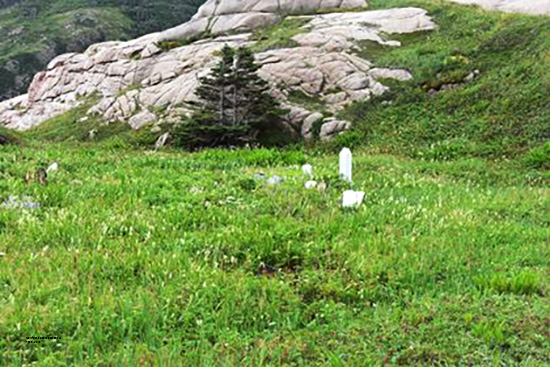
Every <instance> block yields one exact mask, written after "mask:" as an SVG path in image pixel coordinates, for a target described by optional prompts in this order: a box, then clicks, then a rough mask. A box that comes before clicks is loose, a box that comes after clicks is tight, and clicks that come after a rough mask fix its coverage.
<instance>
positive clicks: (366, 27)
mask: <svg viewBox="0 0 550 367" xmlns="http://www.w3.org/2000/svg"><path fill="white" fill-rule="evenodd" d="M366 5H367V4H366V2H365V0H319V1H316V2H311V1H306V0H249V1H246V2H244V3H243V2H241V1H236V0H221V1H216V0H210V1H207V2H206V3H205V4H204V5H203V6H202V7H201V8H200V9H199V11H198V13H197V15H196V16H195V17H193V19H192V20H191V21H190V22H188V23H186V24H184V25H182V26H179V27H175V28H172V29H169V30H167V31H165V32H160V33H156V34H151V35H147V36H145V37H142V38H139V39H136V40H133V41H129V42H107V43H101V44H96V45H93V46H91V47H90V48H88V49H87V50H86V51H85V52H84V53H81V54H74V53H73V54H65V55H62V56H59V57H57V58H56V59H54V60H53V61H52V62H51V63H50V64H49V65H48V67H47V70H45V71H43V72H40V73H38V74H37V75H36V76H35V77H34V80H33V83H32V84H31V87H30V88H29V91H28V94H27V95H24V96H20V97H17V98H14V99H12V100H8V101H5V102H3V103H0V124H2V125H6V126H7V127H10V128H14V129H18V130H26V129H29V128H31V127H33V126H36V125H39V124H41V123H42V122H44V121H46V120H48V119H50V118H52V117H54V116H57V115H59V114H61V113H63V112H65V111H68V110H70V109H72V108H74V107H75V106H78V105H79V104H81V103H83V102H82V99H83V97H86V96H92V95H93V96H95V97H96V98H98V99H99V100H98V103H97V104H95V105H94V106H93V107H92V108H91V109H90V110H89V111H88V113H89V114H99V115H101V116H102V117H103V118H104V120H105V121H107V122H108V121H115V120H120V121H126V122H128V123H129V124H130V125H131V126H132V127H133V128H134V129H139V128H141V127H143V126H145V125H148V124H152V123H155V122H156V121H159V120H163V121H177V120H179V119H180V116H181V115H182V114H186V113H189V112H190V109H189V104H190V103H193V102H195V101H196V96H195V94H194V90H195V88H196V87H197V84H198V78H199V77H200V76H201V75H204V74H205V73H207V72H208V70H209V68H210V67H211V66H212V65H213V64H214V63H215V62H216V58H215V56H214V54H215V52H216V51H218V50H219V49H221V47H223V46H224V45H225V44H228V45H230V46H241V45H248V46H252V45H254V43H255V42H257V41H255V40H254V37H253V35H252V34H251V33H250V31H252V30H254V29H256V28H258V27H264V26H266V25H269V24H274V23H277V22H278V21H280V20H281V19H283V18H284V17H287V16H288V14H290V15H293V14H294V15H293V19H297V20H299V21H300V22H303V24H304V25H303V32H300V33H298V34H297V35H295V36H294V37H292V41H293V43H294V47H287V48H280V49H272V50H267V51H264V52H259V53H258V54H257V55H256V57H257V60H258V61H259V62H260V63H261V65H262V67H261V69H260V73H261V75H262V77H264V78H265V79H266V80H268V81H269V82H270V85H271V88H272V92H273V94H274V95H275V97H276V98H277V99H278V100H280V101H281V102H282V103H283V105H284V106H285V107H287V108H289V109H290V111H291V112H290V114H289V115H288V117H287V121H286V128H287V129H288V131H289V132H291V133H293V134H295V135H296V136H298V135H301V136H303V137H305V138H312V137H313V135H314V127H315V126H319V127H320V137H321V138H322V139H329V138H330V137H332V136H334V135H335V134H337V133H339V132H341V131H343V130H345V129H347V128H348V127H349V126H350V123H349V122H346V121H339V120H336V119H334V118H325V116H326V115H327V114H326V113H325V114H322V113H321V112H322V111H315V110H311V109H309V108H307V107H306V106H301V105H298V104H295V103H293V102H292V98H290V97H291V95H292V93H295V92H300V93H301V94H303V95H305V96H306V97H307V98H312V99H315V100H316V101H319V103H320V104H321V105H323V106H324V107H323V109H324V110H325V112H327V111H328V112H329V113H330V112H336V111H338V110H339V109H340V108H342V107H343V106H345V105H346V104H348V103H350V102H353V101H359V100H366V99H368V98H370V97H371V96H373V95H380V94H382V93H384V92H385V91H386V90H387V87H386V86H384V85H383V84H382V83H381V82H380V81H379V79H383V78H394V79H398V80H408V79H410V78H411V77H412V75H411V74H410V73H409V72H408V71H406V70H393V69H380V68H376V66H375V65H373V64H372V63H371V62H369V61H367V60H364V59H362V58H360V57H359V56H357V55H356V54H355V52H354V51H355V50H356V49H357V47H358V44H359V42H361V41H372V42H377V43H379V44H383V45H388V46H395V47H397V46H399V45H400V43H399V42H397V41H393V40H391V39H390V40H388V39H386V37H387V35H391V34H396V33H409V32H416V31H426V30H431V29H434V27H435V24H434V23H433V22H432V20H431V19H430V17H429V16H428V15H427V14H426V11H424V10H423V9H419V8H399V9H389V10H378V11H367V10H363V11H361V8H362V7H365V6H366ZM332 8H350V9H356V10H355V11H353V12H335V13H330V12H329V13H327V14H315V13H316V12H318V11H319V10H325V11H327V10H328V9H332ZM302 14H309V15H302ZM236 31H239V32H244V33H240V34H236V35H227V33H228V32H230V33H233V32H236ZM247 32H248V33H247ZM382 34H384V36H382ZM205 35H208V37H206V36H205ZM194 39H197V40H196V41H195V42H192V43H190V44H187V45H183V46H181V47H176V48H173V49H169V50H165V49H163V48H162V47H160V46H161V42H175V41H190V40H194ZM159 110H162V112H159Z"/></svg>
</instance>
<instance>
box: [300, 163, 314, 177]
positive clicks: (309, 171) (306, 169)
mask: <svg viewBox="0 0 550 367" xmlns="http://www.w3.org/2000/svg"><path fill="white" fill-rule="evenodd" d="M302 173H303V174H304V175H306V176H309V177H311V178H313V166H312V165H311V164H304V165H303V166H302Z"/></svg>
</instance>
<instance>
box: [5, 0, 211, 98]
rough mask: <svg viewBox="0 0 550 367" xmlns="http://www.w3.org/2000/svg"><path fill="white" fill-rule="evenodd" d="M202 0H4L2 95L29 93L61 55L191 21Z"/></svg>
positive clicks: (8, 96)
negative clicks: (40, 73) (35, 80)
mask: <svg viewBox="0 0 550 367" xmlns="http://www.w3.org/2000/svg"><path fill="white" fill-rule="evenodd" d="M203 2H204V1H203V0H158V1H145V0H124V1H115V0H54V1H38V0H26V1H24V0H12V1H9V0H6V1H2V2H0V100H3V99H6V98H10V97H13V96H16V95H19V94H22V93H25V92H26V89H27V87H28V85H29V84H30V82H31V80H32V77H33V75H34V74H35V73H36V72H37V71H39V70H41V69H42V68H44V66H45V65H46V64H47V63H48V62H49V61H50V60H51V59H52V58H53V57H55V56H56V55H58V54H61V53H65V52H76V51H82V50H84V49H85V48H86V47H87V46H89V45H90V44H93V43H96V42H102V41H106V40H119V39H129V38H132V37H136V36H139V35H143V34H147V33H151V32H155V31H158V30H162V29H166V28H168V27H171V26H174V25H177V24H180V23H183V22H185V21H186V20H188V19H189V18H190V17H191V16H192V15H193V14H194V13H195V12H196V10H197V8H198V7H199V6H200V5H201V4H202V3H203Z"/></svg>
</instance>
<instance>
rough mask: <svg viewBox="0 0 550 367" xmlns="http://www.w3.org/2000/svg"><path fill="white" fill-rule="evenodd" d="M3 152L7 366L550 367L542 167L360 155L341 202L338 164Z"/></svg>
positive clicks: (248, 154) (0, 331)
mask: <svg viewBox="0 0 550 367" xmlns="http://www.w3.org/2000/svg"><path fill="white" fill-rule="evenodd" d="M0 149H2V151H1V154H0V175H1V180H0V192H1V193H2V199H4V196H7V194H10V195H13V196H15V197H22V196H23V195H25V196H27V197H31V198H32V200H34V201H36V202H37V203H39V204H40V207H39V208H15V209H13V208H11V209H8V208H2V209H0V253H1V254H0V265H1V266H0V307H1V309H2V312H1V313H0V315H1V316H0V348H1V349H2V354H1V356H0V364H2V365H5V366H15V365H17V366H20V365H21V364H30V363H32V362H36V364H35V365H37V366H51V365H55V366H75V365H77V366H82V365H89V366H92V365H162V366H170V365H173V366H181V365H193V366H207V365H227V366H243V365H245V366H246V365H250V366H260V365H261V366H264V365H265V366H267V365H273V366H279V365H303V366H312V365H327V364H332V365H364V364H365V363H366V364H368V365H383V364H401V365H422V364H424V365H432V364H436V363H437V364H441V365H456V364H458V363H465V364H474V365H482V364H483V363H488V361H501V362H502V363H506V364H510V365H512V364H513V365H525V366H544V365H547V364H548V363H549V362H550V360H549V359H548V354H547V351H548V348H549V347H550V345H549V339H548V335H547V332H548V314H549V312H548V311H549V307H548V291H549V288H548V286H549V284H548V271H549V263H548V261H549V259H550V253H549V247H548V238H549V236H550V232H549V230H548V224H549V222H550V217H549V213H550V208H549V207H548V203H549V202H550V197H549V195H550V193H549V191H548V189H547V187H548V186H547V185H548V177H545V176H544V175H543V174H542V173H537V172H530V173H529V172H522V171H518V170H517V169H516V168H515V167H514V165H513V164H512V163H500V164H493V163H488V162H486V161H483V160H457V161H454V162H448V163H427V162H425V161H411V160H409V159H404V158H397V157H392V156H385V155H377V154H367V153H366V152H356V154H355V166H354V174H355V175H354V183H353V185H352V186H353V188H355V189H361V190H365V191H366V193H367V196H366V199H365V202H364V204H363V205H362V206H361V207H359V208H358V209H355V210H344V209H342V208H341V207H340V201H341V194H342V191H343V190H344V189H346V188H348V186H347V185H346V184H343V183H341V182H340V181H339V180H338V178H337V176H336V172H337V169H338V167H337V155H336V154H327V153H325V154H321V155H315V154H312V153H306V152H303V151H301V150H289V151H281V150H268V149H259V150H237V151H232V152H231V151H221V150H209V151H204V152H199V153H193V154H188V153H179V152H170V151H167V152H144V151H140V150H128V149H120V148H114V147H112V146H111V147H109V146H108V145H105V146H101V145H95V146H87V147H86V146H84V147H83V146H80V147H71V146H70V145H68V144H67V143H64V144H63V145H56V144H51V145H48V146H40V147H34V146H27V147H26V148H24V149H20V148H17V147H3V148H0ZM52 162H57V163H58V166H59V168H58V169H57V170H55V171H52V172H50V173H49V175H48V182H47V185H45V186H43V185H42V184H40V183H39V182H37V181H33V180H30V181H29V182H27V183H25V181H24V179H23V177H25V173H26V171H28V170H29V169H33V168H35V167H38V166H41V165H42V166H46V165H49V164H51V163H52ZM306 162H308V163H311V164H313V166H314V173H315V175H316V179H317V180H318V181H322V182H325V183H327V186H328V188H327V189H326V190H322V191H319V190H317V189H312V190H306V189H305V188H304V182H305V181H306V180H307V179H308V178H307V177H303V176H302V173H301V170H300V166H301V165H302V164H303V163H306ZM14 163H18V164H14ZM273 175H277V176H279V177H281V178H283V181H282V182H281V183H276V184H269V182H268V181H269V178H270V177H272V176H273ZM545 333H546V334H545ZM33 336H35V337H36V336H38V337H43V336H49V337H61V339H60V340H42V341H41V343H39V344H29V343H27V339H26V338H27V337H33Z"/></svg>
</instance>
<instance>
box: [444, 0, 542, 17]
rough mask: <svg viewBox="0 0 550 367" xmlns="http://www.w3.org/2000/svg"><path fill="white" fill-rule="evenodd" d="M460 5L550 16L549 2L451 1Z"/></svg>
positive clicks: (501, 0) (509, 0) (525, 0)
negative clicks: (473, 5)
mask: <svg viewBox="0 0 550 367" xmlns="http://www.w3.org/2000/svg"><path fill="white" fill-rule="evenodd" d="M452 1H454V2H456V3H460V4H475V5H481V6H482V7H484V8H485V9H488V10H499V11H503V12H507V13H523V14H529V15H550V1H549V0H452Z"/></svg>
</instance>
